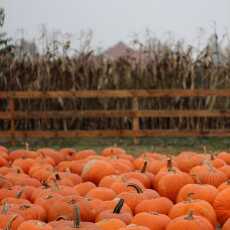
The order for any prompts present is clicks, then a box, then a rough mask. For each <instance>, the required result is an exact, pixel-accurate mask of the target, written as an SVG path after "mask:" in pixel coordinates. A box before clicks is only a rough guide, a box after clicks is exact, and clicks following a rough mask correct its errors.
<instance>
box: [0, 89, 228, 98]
mask: <svg viewBox="0 0 230 230" xmlns="http://www.w3.org/2000/svg"><path fill="white" fill-rule="evenodd" d="M206 96H218V97H230V90H229V89H196V90H184V89H163V90H159V89H156V90H79V91H44V92H42V91H5V92H3V91H0V98H7V97H12V98H31V99H32V98H58V97H62V98H72V97H77V98H97V97H98V98H99V97H100V98H102V97H107V98H110V97H117V98H125V97H129V98H130V97H206Z"/></svg>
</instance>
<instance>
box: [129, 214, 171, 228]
mask: <svg viewBox="0 0 230 230" xmlns="http://www.w3.org/2000/svg"><path fill="white" fill-rule="evenodd" d="M169 221H170V218H169V217H168V216H166V215H164V214H159V213H154V212H141V213H138V214H137V215H135V216H134V217H133V220H132V224H137V225H142V226H145V227H148V228H149V229H150V230H164V229H166V226H167V225H168V223H169Z"/></svg>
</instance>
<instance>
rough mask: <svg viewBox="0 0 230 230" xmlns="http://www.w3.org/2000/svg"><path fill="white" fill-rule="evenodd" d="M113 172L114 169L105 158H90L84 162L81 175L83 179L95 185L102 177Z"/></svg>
mask: <svg viewBox="0 0 230 230" xmlns="http://www.w3.org/2000/svg"><path fill="white" fill-rule="evenodd" d="M114 173H115V169H114V167H113V166H112V165H111V164H110V163H109V162H107V161H105V160H90V161H88V162H87V163H86V164H85V166H84V168H83V170H82V173H81V177H82V180H83V181H91V182H93V183H95V184H96V185H97V184H99V182H100V180H101V179H102V178H103V177H105V176H108V175H112V174H114Z"/></svg>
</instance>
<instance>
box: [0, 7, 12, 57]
mask: <svg viewBox="0 0 230 230" xmlns="http://www.w3.org/2000/svg"><path fill="white" fill-rule="evenodd" d="M4 22H5V11H4V9H3V8H0V28H2V27H3V25H4ZM10 42H11V39H10V38H8V37H7V34H6V33H5V32H2V31H0V55H1V54H6V53H11V52H12V50H13V48H14V46H13V45H12V44H10Z"/></svg>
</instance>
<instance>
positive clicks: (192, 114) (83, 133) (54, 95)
mask: <svg viewBox="0 0 230 230" xmlns="http://www.w3.org/2000/svg"><path fill="white" fill-rule="evenodd" d="M151 97H152V98H157V97H159V98H161V97H163V98H167V97H170V98H171V97H230V90H227V89H223V90H217V89H215V90H214V89H199V90H197V89H196V90H183V89H169V90H159V89H157V90H79V91H45V92H44V91H6V92H3V91H0V121H1V120H2V121H7V120H8V121H10V126H9V127H10V128H9V130H3V131H1V130H0V138H4V137H11V138H15V137H47V138H49V137H97V136H103V137H112V136H118V137H126V136H131V137H134V138H137V137H145V136H182V137H183V136H220V137H222V136H230V130H228V129H223V130H216V129H215V130H203V129H200V130H180V129H179V128H178V129H175V130H169V129H161V130H159V129H153V130H143V129H141V128H140V118H182V117H183V118H216V117H219V118H230V110H228V109H219V110H216V109H215V110H202V109H190V110H188V109H186V110H181V109H178V110H176V109H174V110H146V109H143V110H141V109H140V102H139V100H138V99H140V98H151ZM59 98H63V99H64V98H68V99H75V98H130V99H131V100H132V108H131V109H128V110H102V109H100V110H99V109H97V110H77V109H74V110H67V111H66V110H48V111H31V110H28V111H18V110H16V109H15V101H16V100H19V99H20V100H24V99H42V100H43V99H44V100H46V99H59ZM3 100H5V101H7V110H5V111H3V109H2V108H3V106H1V105H3V102H2V101H3ZM95 117H97V118H124V117H128V118H131V119H132V129H131V130H126V129H124V130H67V131H57V130H26V131H20V130H17V129H16V127H15V121H16V120H28V119H32V120H46V121H47V120H48V119H73V118H95Z"/></svg>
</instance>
